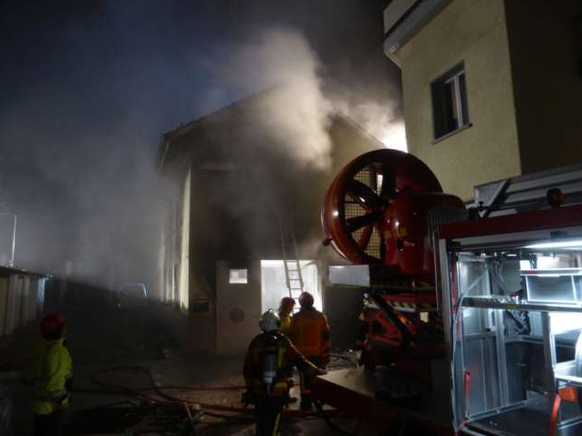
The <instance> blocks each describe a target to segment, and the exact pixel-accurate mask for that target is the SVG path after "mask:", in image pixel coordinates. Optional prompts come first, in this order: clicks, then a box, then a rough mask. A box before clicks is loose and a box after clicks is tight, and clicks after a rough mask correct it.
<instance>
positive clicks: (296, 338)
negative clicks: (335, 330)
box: [291, 292, 331, 410]
mask: <svg viewBox="0 0 582 436" xmlns="http://www.w3.org/2000/svg"><path fill="white" fill-rule="evenodd" d="M313 303H314V301H313V295H311V294H310V293H309V292H303V293H302V294H301V295H300V296H299V305H300V306H301V309H300V310H299V312H297V313H296V314H295V315H293V324H292V327H291V339H292V340H293V343H294V345H295V346H296V347H297V349H298V350H299V351H300V352H301V353H302V354H303V355H304V356H305V357H307V359H308V360H309V361H310V362H311V363H313V364H314V365H315V366H317V367H320V368H325V367H326V366H327V364H328V363H329V350H330V348H331V340H330V333H329V323H328V322H327V318H326V316H325V315H324V314H323V313H321V312H320V311H318V310H317V309H315V307H313ZM313 380H314V377H313V376H312V375H309V374H305V375H302V376H301V410H311V408H312V404H313V402H312V399H311V387H312V385H313Z"/></svg>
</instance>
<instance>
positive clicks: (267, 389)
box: [243, 309, 326, 436]
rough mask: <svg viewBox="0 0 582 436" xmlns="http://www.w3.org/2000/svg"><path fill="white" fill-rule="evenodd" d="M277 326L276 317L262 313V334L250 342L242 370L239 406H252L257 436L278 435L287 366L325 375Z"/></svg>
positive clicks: (285, 400)
mask: <svg viewBox="0 0 582 436" xmlns="http://www.w3.org/2000/svg"><path fill="white" fill-rule="evenodd" d="M280 324H281V320H280V319H279V316H278V315H277V314H276V313H275V311H273V310H272V309H269V310H268V311H267V312H265V313H264V314H263V316H262V317H261V320H260V321H259V326H260V327H261V330H262V331H263V333H261V334H259V335H258V336H256V337H255V338H254V339H253V340H252V341H251V344H250V345H249V349H248V351H247V355H246V359H245V363H244V367H243V375H244V377H245V383H246V387H247V391H246V392H245V393H244V394H243V403H245V404H254V406H255V422H256V427H257V430H256V434H257V436H278V435H279V424H280V420H281V413H282V410H283V406H284V405H285V404H286V403H287V398H288V396H289V387H288V380H287V377H286V374H287V373H288V372H289V369H290V368H291V366H293V365H295V366H296V367H297V368H298V369H299V370H300V371H301V372H305V373H306V374H309V375H311V376H315V375H317V374H325V373H326V371H325V370H323V369H319V368H317V367H316V366H315V365H313V364H312V363H310V362H309V361H308V360H307V359H306V358H305V357H304V356H303V355H302V354H301V353H300V352H299V351H298V350H297V349H296V348H295V347H294V346H293V344H292V343H291V341H290V340H289V338H287V337H286V336H285V335H283V334H281V333H280V332H279V327H280Z"/></svg>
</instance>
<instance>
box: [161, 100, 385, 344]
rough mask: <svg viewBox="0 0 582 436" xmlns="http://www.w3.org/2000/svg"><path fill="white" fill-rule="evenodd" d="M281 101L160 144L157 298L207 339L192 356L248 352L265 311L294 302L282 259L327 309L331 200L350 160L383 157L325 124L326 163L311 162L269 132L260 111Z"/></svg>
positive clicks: (349, 128)
mask: <svg viewBox="0 0 582 436" xmlns="http://www.w3.org/2000/svg"><path fill="white" fill-rule="evenodd" d="M276 92H277V90H270V91H264V92H261V93H259V94H256V95H253V96H251V97H248V98H246V99H243V100H241V101H239V102H237V103H235V104H233V105H231V106H228V107H226V108H224V109H222V110H219V111H217V112H215V113H213V114H210V115H208V116H205V117H203V118H200V119H197V120H195V121H193V122H191V123H189V124H187V125H183V126H181V127H179V128H178V129H176V130H174V131H171V132H168V133H166V134H165V135H163V137H162V142H161V149H160V158H159V169H160V172H161V174H162V175H163V177H164V179H165V180H166V182H167V183H168V186H169V189H168V202H167V207H166V212H167V213H166V217H165V220H164V225H163V226H162V228H161V229H160V235H159V238H160V240H159V241H160V244H159V247H160V249H159V269H158V272H159V288H160V290H161V291H160V298H161V299H162V301H165V302H167V303H171V304H174V305H176V306H177V307H179V308H180V310H181V311H182V313H183V314H184V315H187V317H188V318H189V319H190V321H189V322H190V324H191V328H192V329H193V330H196V331H204V332H205V335H199V334H197V335H192V336H193V337H194V336H195V337H196V341H193V342H192V343H191V344H190V345H191V347H192V348H199V349H205V350H210V351H213V350H214V349H216V351H217V352H218V353H220V354H233V353H237V352H241V351H244V349H245V348H246V346H247V345H248V341H249V340H250V339H251V338H252V337H253V335H255V334H256V333H257V329H258V324H257V323H258V319H259V317H260V314H261V311H262V310H264V309H266V308H268V307H273V306H274V308H276V305H277V304H278V301H279V298H280V295H281V294H282V293H285V292H287V291H286V288H285V286H284V284H283V283H284V274H282V272H281V268H280V267H279V266H280V265H282V263H281V262H283V260H284V259H294V260H301V266H302V269H303V271H304V277H303V279H304V282H305V283H306V285H305V286H306V290H310V291H312V292H314V293H315V294H316V301H317V299H318V296H319V301H320V302H321V300H322V294H323V286H322V283H321V282H322V278H323V271H324V270H325V268H323V264H322V263H320V262H326V261H329V260H331V259H329V257H330V256H336V255H335V254H334V253H333V252H332V250H325V249H324V248H323V247H322V244H321V241H322V240H323V239H324V237H325V235H324V234H323V230H322V228H321V224H320V206H321V203H322V201H323V198H324V196H325V193H326V191H327V189H328V187H329V186H330V184H331V182H332V180H333V178H334V177H335V175H336V174H337V172H338V171H339V169H341V168H342V167H343V166H344V165H345V164H347V163H348V162H349V161H350V160H352V159H353V158H355V157H356V156H358V155H359V154H362V153H364V152H367V151H370V150H373V149H378V148H382V147H383V144H382V143H381V142H379V141H378V140H376V139H375V138H373V137H372V136H370V135H368V134H367V133H366V132H364V131H363V130H362V129H361V128H360V127H359V126H358V125H356V124H355V123H354V122H352V121H351V120H349V119H346V118H343V117H338V116H336V117H333V118H332V119H330V120H329V121H328V122H327V124H326V129H325V138H324V140H325V141H326V143H327V146H326V148H325V150H326V153H325V156H323V155H321V156H319V155H318V154H315V155H314V156H309V155H307V156H306V155H305V154H304V151H306V152H307V153H309V148H306V147H305V146H304V144H303V143H302V140H303V139H308V138H299V137H298V138H295V137H291V139H290V140H287V139H289V138H287V136H289V135H287V134H286V135H285V136H286V137H285V140H283V141H281V137H280V134H281V132H280V131H279V130H278V129H274V130H273V129H271V128H270V127H269V123H268V122H267V123H265V119H267V118H266V117H265V116H264V115H265V112H263V109H262V108H264V107H269V108H273V105H272V104H270V103H272V101H271V102H269V100H270V99H271V97H272V95H273V93H276ZM277 101H280V100H278V99H277ZM265 103H267V105H266V106H265ZM285 133H287V132H285ZM291 136H292V135H291ZM316 149H317V147H316ZM300 150H303V151H301V153H300V154H298V153H299V151H300ZM319 159H321V160H322V161H323V160H325V162H326V164H325V165H320V164H319V163H320V162H319ZM295 244H296V246H297V252H295V247H294V245H295ZM283 245H285V246H286V252H284V250H283V247H282V246H283ZM335 260H336V261H337V259H335ZM282 277H283V278H282Z"/></svg>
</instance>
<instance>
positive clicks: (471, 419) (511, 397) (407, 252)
mask: <svg viewBox="0 0 582 436" xmlns="http://www.w3.org/2000/svg"><path fill="white" fill-rule="evenodd" d="M322 224H323V228H324V231H325V233H326V235H327V237H328V239H327V240H326V243H328V244H329V245H331V246H332V247H333V248H334V249H335V250H336V251H337V252H338V253H339V254H341V255H342V256H343V257H344V258H346V259H347V260H349V261H350V262H351V265H338V266H331V267H330V271H329V277H330V280H331V281H332V282H333V283H336V284H342V285H353V286H356V285H357V286H359V287H360V289H361V290H362V293H363V297H364V300H365V305H364V308H363V311H362V322H363V323H364V326H365V329H364V332H365V337H364V338H363V341H362V342H363V344H362V347H363V348H362V353H361V359H360V363H361V366H359V367H358V368H357V369H344V370H338V371H332V372H330V373H329V374H328V375H326V376H322V377H320V378H318V380H317V383H316V386H315V388H314V395H315V396H316V397H317V398H318V399H319V400H320V401H321V402H323V403H326V404H329V405H331V406H334V407H336V408H338V409H342V410H346V411H348V412H350V413H352V414H355V415H357V416H359V417H360V418H362V419H364V420H367V421H369V422H373V423H376V425H377V426H378V427H380V428H382V429H386V428H394V425H395V423H396V424H397V428H399V429H400V430H399V431H400V432H401V434H426V435H430V434H438V435H440V434H442V435H451V434H466V435H505V436H523V435H538V434H539V435H558V434H559V435H567V436H570V435H582V413H581V407H582V335H581V332H582V165H579V166H572V167H567V168H561V169H558V170H553V171H546V172H542V173H536V174H533V175H527V176H520V177H516V178H512V179H507V180H502V181H498V182H494V183H489V184H487V185H482V186H478V187H476V188H475V190H474V201H473V202H471V203H470V204H465V203H464V202H463V201H461V200H460V199H459V198H457V197H455V196H453V195H449V194H445V193H443V192H442V188H441V186H440V184H439V182H438V180H437V178H436V177H435V176H434V174H433V173H432V172H431V171H430V169H429V168H428V167H427V166H426V165H425V164H424V163H423V162H421V161H420V160H419V159H417V158H416V157H414V156H412V155H410V154H406V153H402V152H399V151H394V150H377V151H372V152H369V153H366V154H364V155H362V156H359V157H358V158H356V159H355V160H353V161H352V162H351V163H349V164H348V165H347V166H346V167H345V168H344V169H343V170H342V171H341V172H340V173H339V174H338V175H337V177H336V178H335V180H334V181H333V183H332V185H331V186H330V188H329V190H328V192H327V195H326V197H325V200H324V203H323V207H322ZM411 427H413V428H414V430H412V432H410V431H409V430H407V428H411ZM407 431H408V433H407ZM419 432H422V433H419Z"/></svg>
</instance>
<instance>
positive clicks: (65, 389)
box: [32, 313, 73, 436]
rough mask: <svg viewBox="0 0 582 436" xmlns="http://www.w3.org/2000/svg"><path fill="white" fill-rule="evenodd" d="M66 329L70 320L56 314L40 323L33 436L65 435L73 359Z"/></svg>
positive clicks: (35, 359)
mask: <svg viewBox="0 0 582 436" xmlns="http://www.w3.org/2000/svg"><path fill="white" fill-rule="evenodd" d="M66 327H67V320H66V319H65V318H64V317H63V316H62V315H59V314H57V313H53V314H51V315H47V316H46V317H45V318H44V319H43V320H42V322H41V323H40V334H41V339H40V342H39V344H38V347H37V350H36V354H35V357H34V366H33V371H34V372H33V377H34V380H33V382H34V390H33V397H32V412H33V414H34V429H35V430H34V436H45V435H46V436H57V435H61V434H62V427H63V421H64V416H65V410H66V409H68V407H69V401H70V398H71V393H70V389H71V382H72V374H73V362H72V359H71V355H70V354H69V351H68V350H67V348H66V347H65V345H64V342H65V335H66Z"/></svg>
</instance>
